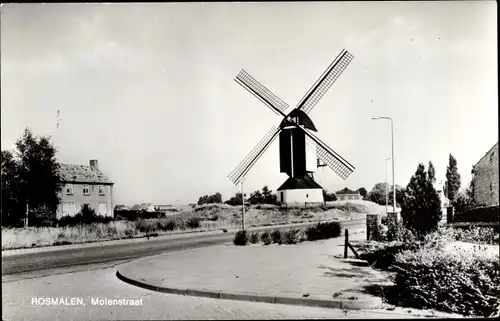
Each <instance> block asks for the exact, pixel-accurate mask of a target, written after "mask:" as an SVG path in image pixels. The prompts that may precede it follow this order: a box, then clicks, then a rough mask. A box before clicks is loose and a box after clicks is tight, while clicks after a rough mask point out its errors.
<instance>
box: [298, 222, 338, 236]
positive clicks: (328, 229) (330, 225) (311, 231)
mask: <svg viewBox="0 0 500 321" xmlns="http://www.w3.org/2000/svg"><path fill="white" fill-rule="evenodd" d="M305 234H306V237H307V240H308V241H316V240H324V239H329V238H333V237H339V236H340V234H342V227H341V225H340V222H336V221H335V222H326V223H318V224H316V225H315V226H309V227H308V228H307V229H306V232H305Z"/></svg>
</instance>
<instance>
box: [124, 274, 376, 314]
mask: <svg viewBox="0 0 500 321" xmlns="http://www.w3.org/2000/svg"><path fill="white" fill-rule="evenodd" d="M116 276H117V277H118V279H120V280H121V281H123V282H126V283H129V284H131V285H134V286H137V287H140V288H144V289H147V290H151V291H156V292H162V293H168V294H177V295H189V296H197V297H205V298H212V299H223V300H236V301H250V302H263V303H274V304H289V305H301V306H313V307H323V308H334V309H344V310H359V309H374V308H376V307H378V306H380V305H381V303H382V301H381V300H380V298H373V299H368V300H341V299H333V298H332V299H329V298H327V297H320V296H314V295H312V296H303V295H300V294H298V293H290V292H286V293H285V292H278V293H276V294H274V295H269V294H261V293H252V292H234V291H217V290H207V289H179V288H170V287H164V286H158V285H153V284H149V283H147V282H145V281H138V280H136V279H133V278H132V277H128V276H125V275H123V273H121V272H120V271H119V270H117V271H116Z"/></svg>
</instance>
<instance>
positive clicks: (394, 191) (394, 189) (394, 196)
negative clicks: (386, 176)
mask: <svg viewBox="0 0 500 321" xmlns="http://www.w3.org/2000/svg"><path fill="white" fill-rule="evenodd" d="M372 119H389V120H390V121H391V140H392V157H391V158H392V193H393V195H392V196H393V201H392V211H393V212H394V213H396V184H395V183H394V125H393V122H392V118H391V117H386V116H381V117H372Z"/></svg>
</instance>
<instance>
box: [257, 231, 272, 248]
mask: <svg viewBox="0 0 500 321" xmlns="http://www.w3.org/2000/svg"><path fill="white" fill-rule="evenodd" d="M260 240H261V241H262V243H264V245H269V244H271V243H272V241H273V240H272V238H271V234H269V232H263V233H262V235H261V236H260Z"/></svg>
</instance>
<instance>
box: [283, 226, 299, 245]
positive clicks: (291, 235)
mask: <svg viewBox="0 0 500 321" xmlns="http://www.w3.org/2000/svg"><path fill="white" fill-rule="evenodd" d="M300 237H301V233H300V229H294V228H291V229H289V230H288V231H286V232H285V233H284V237H283V238H284V243H285V244H297V243H298V242H300Z"/></svg>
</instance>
